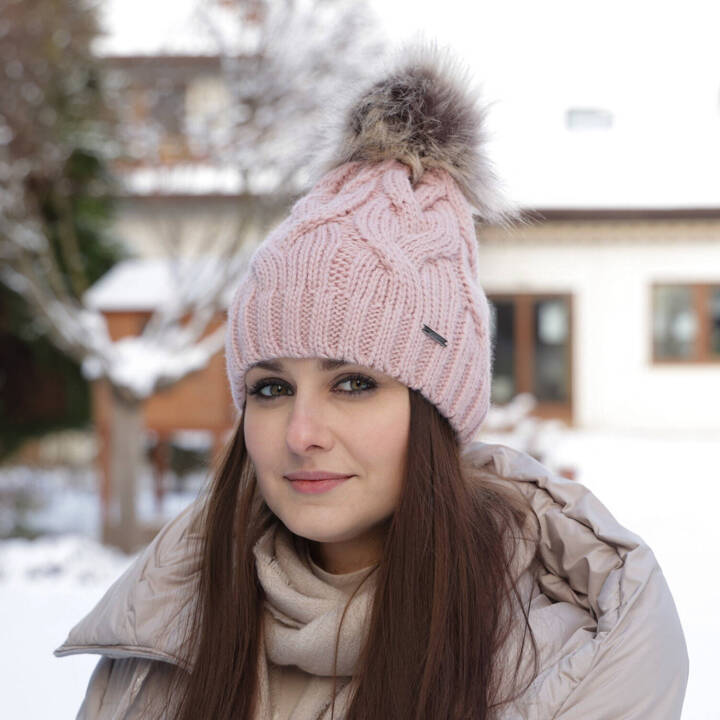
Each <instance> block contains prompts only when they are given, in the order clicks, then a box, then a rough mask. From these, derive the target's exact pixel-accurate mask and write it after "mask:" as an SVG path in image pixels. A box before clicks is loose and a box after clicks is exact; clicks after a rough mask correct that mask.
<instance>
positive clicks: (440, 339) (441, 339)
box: [422, 325, 447, 347]
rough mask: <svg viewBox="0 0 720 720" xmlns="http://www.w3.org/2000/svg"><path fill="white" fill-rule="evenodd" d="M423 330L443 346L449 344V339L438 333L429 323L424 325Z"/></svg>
mask: <svg viewBox="0 0 720 720" xmlns="http://www.w3.org/2000/svg"><path fill="white" fill-rule="evenodd" d="M422 329H423V332H424V333H425V334H426V335H429V336H430V337H431V338H432V339H433V340H434V341H435V342H436V343H440V345H442V346H443V347H445V346H446V345H447V340H446V339H445V338H444V337H443V336H442V335H439V334H438V333H436V332H435V331H434V330H432V329H431V328H429V327H428V326H427V325H423V328H422Z"/></svg>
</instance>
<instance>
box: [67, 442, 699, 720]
mask: <svg viewBox="0 0 720 720" xmlns="http://www.w3.org/2000/svg"><path fill="white" fill-rule="evenodd" d="M464 457H465V460H466V461H469V462H470V463H471V464H472V466H473V467H474V468H476V469H477V470H478V471H479V472H480V473H481V474H486V475H487V476H490V477H494V478H502V482H509V483H512V484H513V486H514V487H516V488H517V489H518V490H519V491H520V492H522V493H523V494H524V495H525V496H526V497H527V498H528V500H529V501H530V504H531V506H532V508H533V510H534V513H535V515H536V516H537V518H538V520H539V524H540V529H541V543H540V560H541V563H540V564H539V565H538V564H537V561H532V562H530V561H529V560H528V562H529V564H528V568H527V571H526V572H525V574H524V577H525V579H526V580H528V582H526V583H525V587H529V585H530V584H532V586H533V590H534V594H533V600H532V603H531V605H530V614H529V617H530V622H531V625H532V628H533V632H534V634H535V637H536V639H537V643H538V647H539V651H540V652H539V660H540V672H539V674H538V675H537V677H536V678H535V680H534V681H533V683H532V685H531V686H530V687H529V688H528V689H527V690H526V691H525V692H524V693H523V695H522V696H521V697H520V698H519V699H518V700H517V701H516V702H514V703H513V704H512V705H511V706H507V707H506V708H505V709H504V710H503V712H502V713H501V715H500V719H499V720H551V719H553V718H558V719H559V720H679V718H680V714H681V707H682V703H683V698H684V695H685V688H686V685H687V678H688V656H687V649H686V645H685V639H684V637H683V632H682V628H681V626H680V621H679V619H678V614H677V610H676V608H675V604H674V602H673V599H672V596H671V594H670V590H669V588H668V586H667V583H666V582H665V578H664V577H663V574H662V571H661V569H660V567H659V566H658V564H657V561H656V559H655V557H654V555H653V553H652V551H651V550H650V549H649V548H648V547H647V545H645V544H644V543H643V541H642V540H641V539H640V538H639V537H637V536H636V535H634V534H633V533H631V532H629V531H628V530H626V529H625V528H623V527H621V526H620V525H619V524H618V523H617V522H616V521H615V519H614V518H613V516H612V515H611V514H610V513H609V512H608V511H607V510H606V509H605V507H604V506H603V505H602V504H601V503H600V502H599V501H598V500H597V498H595V496H594V495H593V494H592V493H591V492H590V491H589V490H588V489H587V488H585V487H584V486H583V485H581V484H580V483H577V482H574V481H571V480H566V479H564V478H562V477H559V476H557V475H554V474H553V473H552V472H551V471H550V470H548V469H547V468H546V467H544V466H543V465H542V464H540V463H539V462H537V461H536V460H534V459H533V458H532V457H531V456H529V455H527V454H525V453H523V452H520V451H518V450H514V449H512V448H509V447H506V446H504V445H497V444H487V443H482V442H476V443H473V444H472V445H470V446H469V448H468V449H467V450H466V454H465V456H464ZM192 511H193V506H190V508H188V509H187V510H185V511H184V512H183V513H181V514H180V515H179V516H178V517H177V518H175V519H174V520H173V521H171V522H170V523H168V524H167V525H166V526H165V528H163V530H161V532H160V533H159V534H158V536H157V537H156V538H155V539H154V540H153V542H152V543H151V544H150V545H149V546H148V547H147V548H146V550H145V551H144V552H143V554H142V555H141V556H140V557H139V558H138V559H137V561H136V562H135V563H134V564H133V565H132V566H131V567H130V568H129V569H128V570H127V571H126V572H125V573H124V574H123V575H122V576H121V577H120V578H119V579H118V580H117V581H116V582H115V583H114V584H113V585H112V586H111V587H110V589H109V590H108V591H107V593H106V594H105V596H104V597H103V598H102V600H101V601H100V602H99V603H98V605H97V606H96V607H95V608H94V609H93V610H92V611H91V612H90V613H89V614H88V615H87V616H86V617H85V618H84V619H83V620H81V621H80V622H79V623H78V625H76V626H75V627H74V628H73V629H72V630H71V631H70V634H69V636H68V638H67V640H66V641H65V642H64V643H63V644H62V645H61V646H60V647H59V648H58V649H57V650H56V651H55V655H57V656H64V655H72V654H75V653H97V654H100V655H102V657H101V659H100V661H99V662H98V664H97V666H96V669H95V671H94V673H93V674H92V677H91V678H90V682H89V685H88V689H87V694H86V697H85V700H84V702H83V704H82V707H81V708H80V710H79V713H78V716H77V718H78V720H81V719H82V720H111V718H112V719H113V720H137V719H139V718H143V717H149V716H150V713H151V712H152V709H153V701H154V700H155V699H156V698H157V697H159V690H160V689H162V688H163V687H165V685H164V683H165V681H166V679H167V677H168V671H169V669H170V667H171V665H170V663H177V662H178V661H179V658H178V649H179V636H178V629H179V627H180V625H181V623H182V621H183V620H184V618H185V615H186V613H187V612H188V611H189V608H190V607H191V599H192V594H191V592H190V587H191V585H192V583H191V580H192V579H193V578H194V577H196V575H195V573H196V572H197V568H198V561H197V558H196V557H191V556H190V555H189V554H188V553H187V548H186V541H187V539H188V537H189V536H190V534H191V533H193V532H194V528H193V526H192V522H191V521H192V518H193V512H192ZM533 563H535V565H534V567H533V568H532V569H537V567H539V570H540V572H539V573H537V574H534V573H531V565H532V564H533ZM531 578H537V579H532V580H530V579H531ZM154 709H157V706H155V708H154Z"/></svg>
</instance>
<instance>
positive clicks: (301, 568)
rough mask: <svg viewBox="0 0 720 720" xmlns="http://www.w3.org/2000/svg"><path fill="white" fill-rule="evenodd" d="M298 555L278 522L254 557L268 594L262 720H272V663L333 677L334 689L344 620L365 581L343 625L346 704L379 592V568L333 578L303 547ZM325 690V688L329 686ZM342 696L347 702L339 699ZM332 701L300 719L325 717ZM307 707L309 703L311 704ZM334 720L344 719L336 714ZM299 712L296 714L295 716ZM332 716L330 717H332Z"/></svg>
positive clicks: (342, 668) (342, 674) (321, 703)
mask: <svg viewBox="0 0 720 720" xmlns="http://www.w3.org/2000/svg"><path fill="white" fill-rule="evenodd" d="M302 545H303V548H304V549H302V550H298V548H297V547H296V544H295V542H294V538H293V535H292V533H290V531H289V530H287V528H285V526H284V525H283V524H282V523H280V522H278V523H276V524H275V525H273V526H272V527H270V528H269V529H268V530H267V531H266V532H265V534H264V535H263V536H262V537H261V538H260V540H258V542H257V544H256V545H255V547H254V549H253V552H254V555H255V564H256V568H257V574H258V579H259V581H260V584H261V585H262V587H263V590H264V592H265V598H266V599H265V615H264V622H263V630H264V632H263V638H262V641H263V642H262V648H261V653H260V658H259V662H260V666H259V674H260V717H261V718H263V719H264V718H268V717H271V715H270V714H269V713H268V708H269V707H270V703H269V697H268V687H269V685H268V675H267V673H268V662H272V663H274V664H275V665H294V666H297V667H298V668H300V669H301V670H303V671H305V672H307V673H310V674H312V675H315V676H318V677H322V678H330V684H332V675H333V661H334V658H335V644H336V637H337V633H338V628H339V627H340V619H341V617H342V615H343V611H344V610H345V606H346V604H347V603H348V598H349V597H350V595H351V594H352V592H353V590H354V589H355V588H356V587H357V586H358V585H359V584H360V583H361V582H362V580H363V579H364V578H365V577H366V576H369V577H368V578H367V580H366V581H365V582H364V583H363V584H362V587H361V588H360V590H359V591H358V592H357V593H356V595H355V596H354V597H353V598H352V600H350V603H349V605H348V608H347V612H345V617H344V619H343V621H342V628H341V631H340V642H339V646H338V651H337V675H338V678H344V681H343V682H340V683H338V687H342V688H343V690H342V692H341V693H340V694H339V695H338V701H339V700H342V701H344V702H346V701H347V699H348V696H349V686H350V683H349V682H348V680H349V678H351V677H352V675H353V673H354V670H355V666H356V663H357V660H358V657H359V654H360V651H361V650H362V647H363V644H364V641H365V638H366V636H367V625H368V622H369V619H370V612H371V609H372V600H373V595H374V591H375V587H376V577H377V574H376V573H375V572H373V570H374V569H375V567H376V566H372V567H368V568H364V569H362V570H358V571H356V572H353V573H347V574H344V575H332V574H330V573H327V572H326V571H324V570H322V568H319V567H318V566H317V565H316V564H315V563H313V561H312V559H311V557H310V554H309V552H308V550H307V545H306V544H305V543H302ZM321 685H323V686H326V684H325V683H322V684H321ZM341 695H342V696H343V697H342V698H341V697H340V696H341ZM329 700H330V697H328V696H324V697H322V698H321V697H318V698H317V702H315V703H311V704H312V705H315V707H313V708H307V711H306V712H304V713H302V714H301V715H300V716H299V717H302V718H305V717H307V718H313V720H314V719H315V718H320V717H324V713H323V710H324V709H325V706H326V705H327V701H329ZM306 704H307V703H306ZM337 705H338V702H337V701H336V713H335V717H336V718H337V717H341V715H339V714H338V712H337V710H338V708H337ZM295 715H296V713H295V714H293V717H295ZM328 717H329V716H328Z"/></svg>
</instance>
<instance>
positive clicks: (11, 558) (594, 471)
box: [0, 429, 720, 720]
mask: <svg viewBox="0 0 720 720" xmlns="http://www.w3.org/2000/svg"><path fill="white" fill-rule="evenodd" d="M481 439H482V440H483V441H485V442H499V443H503V444H506V445H517V444H518V443H519V439H518V436H517V435H516V436H512V435H509V434H500V433H495V434H492V435H490V434H485V435H481ZM544 446H545V448H546V450H547V453H548V454H547V456H546V457H545V458H544V460H543V461H544V462H545V463H546V464H548V465H550V466H551V467H559V466H564V467H574V468H576V470H577V480H578V481H579V482H582V483H583V484H585V485H587V486H588V487H589V488H591V489H592V490H593V491H594V492H595V494H596V495H597V496H598V497H599V498H600V500H602V502H603V503H604V504H605V505H606V506H607V507H608V508H610V510H611V511H612V512H613V514H614V515H615V516H616V518H617V519H618V520H619V521H620V522H621V523H622V524H624V525H626V526H627V527H628V528H630V529H631V530H633V531H634V532H636V533H637V534H638V535H640V536H641V537H643V538H644V539H645V540H646V542H648V544H649V545H650V547H651V548H652V549H653V551H654V552H655V555H656V556H657V558H658V561H659V562H660V565H661V567H662V569H663V572H664V573H665V576H666V578H667V580H668V584H669V585H670V589H671V590H672V593H673V597H674V598H675V602H676V605H677V607H678V612H679V614H680V618H681V621H682V623H683V628H684V630H685V636H686V640H687V644H688V649H689V653H690V681H689V684H688V691H687V696H686V701H685V707H684V712H683V718H682V720H718V718H720V712H719V711H718V710H717V702H716V693H715V673H714V670H715V668H716V667H717V661H716V658H715V655H716V649H717V647H718V644H720V621H719V620H718V613H717V608H718V606H720V580H718V577H717V572H716V570H717V568H718V566H719V565H720V550H719V548H720V530H719V529H718V526H717V524H716V523H715V522H714V518H713V516H712V515H713V512H712V511H713V510H714V508H715V507H716V506H717V504H718V503H719V502H720V482H719V481H720V465H719V464H718V462H717V456H718V450H720V433H718V434H717V435H714V436H713V435H706V436H703V437H701V436H699V435H688V436H684V437H683V436H680V435H679V434H670V433H668V434H658V433H646V434H644V433H634V434H627V433H625V434H619V433H611V432H606V433H605V432H587V431H578V430H560V429H555V430H554V431H553V434H552V441H551V442H549V443H548V442H546V443H545V444H544ZM25 471H26V473H29V471H28V470H27V469H25ZM15 472H16V473H20V472H21V470H16V471H15ZM53 477H54V480H53ZM50 480H51V481H53V482H50V483H49V484H51V485H52V484H53V483H54V484H55V485H56V486H59V485H62V486H63V491H62V493H60V492H57V493H55V494H53V493H50V494H49V496H48V497H50V499H51V502H50V505H51V508H47V507H46V508H45V510H44V511H42V512H44V513H45V516H44V520H43V517H42V515H40V514H37V515H35V516H34V517H32V518H30V520H28V522H29V523H30V524H32V525H34V526H35V527H39V526H42V524H43V522H45V521H49V520H50V519H51V518H52V519H53V521H54V524H53V525H52V528H53V531H54V533H60V534H54V535H49V536H43V537H41V538H39V539H37V540H34V541H27V540H18V539H13V540H5V541H2V542H0V608H2V618H3V619H2V627H1V628H0V632H1V634H2V637H3V640H4V647H5V650H6V651H5V652H4V653H3V654H2V656H1V657H0V677H2V678H3V680H4V683H3V690H4V693H3V694H4V698H3V706H4V707H3V711H4V712H3V717H8V718H28V719H29V720H33V719H35V718H37V719H40V718H48V717H53V718H73V717H74V716H75V713H76V711H77V708H78V707H79V705H80V702H81V700H82V697H83V695H84V692H85V688H86V685H87V681H88V679H89V677H90V673H91V672H92V669H93V667H94V665H95V663H96V662H97V656H90V655H88V656H84V655H80V656H74V657H68V658H61V659H59V658H55V657H54V656H53V655H52V651H53V650H54V649H55V648H56V647H57V646H58V645H60V644H61V643H62V642H63V640H64V639H65V637H66V635H67V632H68V631H69V629H70V628H71V627H72V626H73V625H74V624H75V623H76V622H77V621H78V620H80V619H81V618H82V617H83V615H84V614H85V613H87V612H88V611H89V610H90V609H91V608H92V607H93V605H94V604H95V603H96V602H97V601H98V600H99V599H100V597H101V595H102V594H103V592H104V591H105V590H106V589H107V587H108V586H109V585H110V584H111V582H112V581H113V580H114V579H115V578H116V577H118V576H119V575H120V574H121V573H122V572H123V571H124V570H125V569H126V568H127V567H128V565H129V564H130V563H131V561H132V559H133V558H132V557H130V556H126V555H123V554H121V553H118V552H115V551H112V550H109V549H107V548H103V547H102V546H100V545H99V544H98V543H97V541H96V537H97V521H96V519H95V518H96V513H97V510H98V508H97V500H96V499H94V498H93V496H92V492H91V491H90V490H89V489H88V488H87V478H86V479H85V481H84V482H83V481H76V482H75V486H73V484H72V483H69V482H67V478H66V479H65V482H61V479H58V476H57V474H55V475H54V476H53V474H52V473H50ZM32 481H33V482H34V483H35V485H36V486H40V485H42V481H41V479H38V478H37V477H35V478H33V480H32ZM8 482H9V481H8V478H7V476H6V475H5V476H3V475H2V474H0V489H2V487H3V486H7V484H8ZM12 482H14V483H16V484H17V483H18V482H21V479H20V478H19V477H18V476H17V474H16V476H15V478H14V479H13V480H12ZM197 486H198V482H197V481H196V482H194V483H190V487H189V488H188V489H187V490H186V491H185V493H183V494H178V495H175V496H174V497H172V498H170V497H168V501H169V502H168V503H167V507H166V508H165V510H164V512H163V516H167V517H171V516H172V515H174V514H176V513H177V512H179V510H180V509H181V508H182V507H184V506H185V504H187V503H188V502H189V501H190V500H191V498H192V497H193V493H194V492H196V490H197ZM141 505H142V508H141V514H142V515H143V517H147V518H149V517H150V516H152V514H153V512H154V510H153V501H152V495H151V493H150V489H149V486H148V484H147V483H145V485H144V486H143V488H142V501H141ZM52 507H54V508H56V512H55V511H53V510H52ZM35 512H37V513H40V512H41V511H39V510H37V511H35ZM28 517H30V516H28ZM39 688H41V691H40V692H38V689H39Z"/></svg>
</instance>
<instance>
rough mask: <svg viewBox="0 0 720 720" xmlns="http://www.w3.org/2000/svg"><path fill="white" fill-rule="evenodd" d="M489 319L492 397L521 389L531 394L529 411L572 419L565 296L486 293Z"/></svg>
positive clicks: (499, 399)
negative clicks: (534, 403)
mask: <svg viewBox="0 0 720 720" xmlns="http://www.w3.org/2000/svg"><path fill="white" fill-rule="evenodd" d="M487 296H488V300H489V302H490V311H491V318H492V335H493V348H494V356H493V377H492V393H491V397H492V402H493V403H494V404H496V405H503V404H505V403H507V402H510V400H512V398H513V397H514V396H515V395H518V394H519V393H522V392H527V393H531V394H532V395H534V396H535V398H536V399H537V402H538V404H537V406H536V408H535V410H534V411H533V412H534V414H536V415H538V416H541V417H558V418H562V419H564V420H567V421H569V422H571V421H572V408H571V403H572V367H571V366H572V322H571V316H572V314H571V310H572V303H571V300H572V298H571V296H569V295H545V294H527V293H518V294H513V295H504V294H503V295H500V294H492V293H488V294H487Z"/></svg>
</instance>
